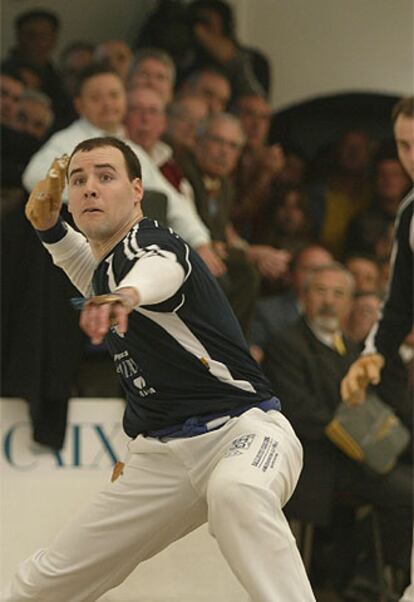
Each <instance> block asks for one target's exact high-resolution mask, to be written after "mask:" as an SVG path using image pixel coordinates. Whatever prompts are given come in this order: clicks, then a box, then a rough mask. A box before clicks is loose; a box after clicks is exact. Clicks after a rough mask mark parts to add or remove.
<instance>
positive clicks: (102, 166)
mask: <svg viewBox="0 0 414 602" xmlns="http://www.w3.org/2000/svg"><path fill="white" fill-rule="evenodd" d="M94 168H95V169H108V168H109V169H112V171H115V172H116V169H115V167H114V166H113V165H111V164H110V163H97V164H96V165H94ZM83 171H84V170H83V168H82V167H77V168H76V169H73V170H72V171H71V172H70V174H69V178H71V177H72V176H73V175H74V174H77V173H82V172H83Z"/></svg>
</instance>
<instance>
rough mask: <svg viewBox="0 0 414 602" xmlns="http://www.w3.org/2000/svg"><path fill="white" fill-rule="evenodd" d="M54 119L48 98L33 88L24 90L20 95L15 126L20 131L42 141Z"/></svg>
mask: <svg viewBox="0 0 414 602" xmlns="http://www.w3.org/2000/svg"><path fill="white" fill-rule="evenodd" d="M53 120H54V115H53V110H52V103H51V102H50V98H48V97H47V96H46V94H43V92H37V91H35V90H26V91H25V92H24V93H23V95H22V96H21V97H20V101H19V107H18V111H17V126H18V128H19V129H20V131H22V132H25V133H26V134H29V136H33V137H34V138H37V139H38V140H40V141H44V140H45V139H46V138H47V136H48V134H49V132H50V129H51V127H52V124H53Z"/></svg>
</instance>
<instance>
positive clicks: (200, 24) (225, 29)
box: [137, 0, 271, 96]
mask: <svg viewBox="0 0 414 602" xmlns="http://www.w3.org/2000/svg"><path fill="white" fill-rule="evenodd" d="M143 46H157V47H159V48H163V49H164V50H166V51H167V52H168V53H169V54H170V55H171V56H172V57H173V59H174V62H175V63H176V65H177V71H178V78H177V79H178V83H179V84H181V82H182V81H184V80H185V79H186V78H187V77H188V75H189V74H190V73H192V72H194V71H198V70H199V69H203V68H205V67H216V68H219V69H221V70H222V71H224V73H225V74H226V76H227V78H228V79H229V80H230V82H231V87H232V90H233V93H234V95H235V96H237V95H238V94H240V93H242V92H246V91H249V92H251V91H255V92H258V93H261V94H264V95H268V94H269V91H270V87H271V74H270V64H269V60H268V59H267V57H266V56H265V55H264V54H263V53H262V52H260V51H259V50H256V49H253V48H248V47H246V46H243V45H242V44H241V43H240V42H239V41H238V40H237V35H236V26H235V18H234V14H233V10H232V7H231V6H230V4H228V3H227V2H225V1H223V0H195V1H193V2H190V3H189V4H188V5H184V4H183V3H181V2H176V1H174V0H160V1H159V2H158V5H157V8H156V10H155V11H154V12H153V13H151V15H150V16H149V18H148V19H147V20H146V22H145V23H144V24H143V26H142V27H141V30H140V33H139V36H138V40H137V48H141V47H143Z"/></svg>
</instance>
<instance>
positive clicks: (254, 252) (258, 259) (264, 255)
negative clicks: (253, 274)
mask: <svg viewBox="0 0 414 602" xmlns="http://www.w3.org/2000/svg"><path fill="white" fill-rule="evenodd" d="M246 255H247V258H248V259H249V260H250V261H251V262H252V263H254V264H255V266H256V267H257V269H258V270H259V272H260V274H261V275H262V276H264V277H265V278H269V279H271V280H276V278H279V277H280V276H282V275H283V274H285V273H286V272H287V269H288V267H289V262H290V260H291V254H290V253H288V252H287V251H283V250H280V249H274V248H273V247H270V246H268V245H250V246H249V247H247V248H246Z"/></svg>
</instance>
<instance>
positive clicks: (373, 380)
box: [341, 353, 385, 405]
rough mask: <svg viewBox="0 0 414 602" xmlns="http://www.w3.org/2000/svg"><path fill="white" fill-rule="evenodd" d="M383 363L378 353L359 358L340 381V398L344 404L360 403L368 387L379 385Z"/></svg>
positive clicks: (382, 358)
mask: <svg viewBox="0 0 414 602" xmlns="http://www.w3.org/2000/svg"><path fill="white" fill-rule="evenodd" d="M384 363H385V361H384V357H383V356H382V355H380V354H379V353H374V354H371V355H363V356H361V357H359V358H358V359H357V360H356V361H355V362H354V363H353V364H352V365H351V366H350V368H349V370H348V373H347V374H346V376H345V377H344V378H343V380H342V383H341V397H342V399H343V400H344V402H345V403H347V404H349V405H356V404H360V403H362V401H363V400H364V399H365V391H366V388H367V387H368V385H369V384H373V385H376V384H378V383H379V381H380V373H381V370H382V368H383V366H384Z"/></svg>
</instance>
